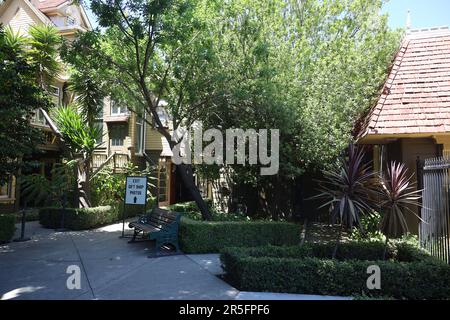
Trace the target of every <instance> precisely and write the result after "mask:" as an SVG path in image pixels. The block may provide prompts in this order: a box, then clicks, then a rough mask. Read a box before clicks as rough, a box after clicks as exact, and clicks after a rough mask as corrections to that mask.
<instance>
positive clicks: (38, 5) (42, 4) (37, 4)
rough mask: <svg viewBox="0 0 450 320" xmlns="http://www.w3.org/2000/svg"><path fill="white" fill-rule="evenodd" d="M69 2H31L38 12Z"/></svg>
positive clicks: (58, 0) (60, 0) (39, 0)
mask: <svg viewBox="0 0 450 320" xmlns="http://www.w3.org/2000/svg"><path fill="white" fill-rule="evenodd" d="M68 1H69V0H32V1H31V2H32V3H33V4H34V6H35V7H36V8H38V9H39V10H43V9H49V8H55V7H58V6H60V5H61V4H63V3H64V2H68Z"/></svg>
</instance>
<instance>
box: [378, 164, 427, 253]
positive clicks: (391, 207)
mask: <svg viewBox="0 0 450 320" xmlns="http://www.w3.org/2000/svg"><path fill="white" fill-rule="evenodd" d="M412 176H413V174H411V175H408V170H407V168H406V166H405V165H404V164H403V163H397V162H395V161H393V162H391V163H390V165H389V166H388V168H387V172H386V175H383V176H382V177H380V187H381V188H380V193H379V194H380V207H381V211H382V214H383V218H382V220H381V225H380V229H381V232H382V233H383V234H384V235H385V236H386V248H387V245H388V241H389V238H398V237H401V236H402V235H403V234H405V233H407V232H408V231H409V230H408V223H407V222H406V218H405V217H406V214H412V215H414V216H416V217H417V218H418V219H419V220H421V218H420V217H419V216H418V215H417V213H416V212H414V210H413V209H417V208H419V207H420V203H419V199H420V193H421V192H422V190H415V188H414V184H413V183H412ZM385 257H386V249H385V253H384V258H385Z"/></svg>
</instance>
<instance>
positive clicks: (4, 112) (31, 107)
mask: <svg viewBox="0 0 450 320" xmlns="http://www.w3.org/2000/svg"><path fill="white" fill-rule="evenodd" d="M24 44H25V39H24V38H23V37H21V36H20V35H19V34H17V33H14V32H13V31H12V30H11V29H9V28H8V29H6V30H4V29H2V28H0V119H1V121H0V183H4V182H5V181H7V179H8V178H9V177H10V176H12V175H17V174H18V172H19V169H20V168H21V163H22V158H23V157H24V156H26V155H30V154H31V153H33V151H35V147H36V146H37V145H38V144H39V143H40V142H42V136H41V132H40V130H38V129H35V128H33V127H32V126H30V121H31V118H32V116H33V114H34V112H35V109H36V108H42V109H43V110H47V109H48V108H49V107H50V100H49V97H48V95H47V94H46V92H45V91H44V90H43V89H42V88H41V87H40V86H38V85H37V84H36V78H35V74H36V70H37V66H36V64H34V62H33V61H32V60H30V59H29V55H28V53H27V51H26V50H25V45H24Z"/></svg>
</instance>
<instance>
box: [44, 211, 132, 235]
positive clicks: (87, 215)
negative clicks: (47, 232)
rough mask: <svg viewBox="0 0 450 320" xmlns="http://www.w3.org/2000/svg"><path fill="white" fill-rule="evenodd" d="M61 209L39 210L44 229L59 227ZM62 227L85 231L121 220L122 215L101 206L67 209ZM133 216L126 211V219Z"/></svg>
mask: <svg viewBox="0 0 450 320" xmlns="http://www.w3.org/2000/svg"><path fill="white" fill-rule="evenodd" d="M62 214H63V209H62V208H50V207H49V208H41V209H40V210H39V222H40V223H41V225H42V226H44V227H45V228H59V227H61V218H62ZM64 214H65V215H64V226H65V227H66V228H68V229H70V230H87V229H93V228H96V227H100V226H103V225H107V224H111V223H114V222H117V221H119V220H121V219H122V213H121V212H119V210H118V208H117V207H113V206H102V207H93V208H81V209H73V208H68V209H66V210H65V213H64ZM132 216H134V213H133V212H129V211H126V217H132Z"/></svg>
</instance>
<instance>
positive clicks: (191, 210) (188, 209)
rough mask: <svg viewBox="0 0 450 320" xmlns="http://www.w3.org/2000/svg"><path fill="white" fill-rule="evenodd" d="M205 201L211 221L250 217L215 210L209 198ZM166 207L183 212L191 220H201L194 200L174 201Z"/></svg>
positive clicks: (246, 218)
mask: <svg viewBox="0 0 450 320" xmlns="http://www.w3.org/2000/svg"><path fill="white" fill-rule="evenodd" d="M205 203H206V205H207V206H208V208H209V211H210V212H211V217H212V221H248V220H249V219H250V218H249V217H247V216H245V215H243V214H237V213H224V212H219V211H217V210H216V209H215V208H214V206H213V203H212V201H211V199H205ZM168 209H169V210H172V211H176V212H180V213H182V214H183V216H185V217H187V218H189V219H192V220H197V221H201V220H203V218H202V214H201V213H200V210H199V209H198V207H197V204H196V203H195V202H194V201H189V202H182V203H175V204H172V205H170V206H168Z"/></svg>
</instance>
